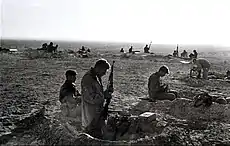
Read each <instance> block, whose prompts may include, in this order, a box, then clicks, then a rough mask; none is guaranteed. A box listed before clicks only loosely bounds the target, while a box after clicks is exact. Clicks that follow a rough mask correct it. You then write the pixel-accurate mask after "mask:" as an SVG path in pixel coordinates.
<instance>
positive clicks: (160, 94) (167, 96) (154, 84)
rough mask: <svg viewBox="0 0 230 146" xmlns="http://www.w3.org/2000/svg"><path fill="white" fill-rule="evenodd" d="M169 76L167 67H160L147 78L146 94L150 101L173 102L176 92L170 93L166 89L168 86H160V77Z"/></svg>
mask: <svg viewBox="0 0 230 146" xmlns="http://www.w3.org/2000/svg"><path fill="white" fill-rule="evenodd" d="M166 74H169V69H168V67H167V66H161V67H160V69H159V71H158V72H156V73H153V74H152V75H151V76H150V77H149V81H148V93H149V98H150V100H151V101H156V100H171V101H172V100H174V99H175V98H176V96H177V94H176V92H171V91H169V89H168V85H166V84H163V85H161V84H160V77H164V76H165V75H166Z"/></svg>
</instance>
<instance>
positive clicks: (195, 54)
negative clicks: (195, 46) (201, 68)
mask: <svg viewBox="0 0 230 146" xmlns="http://www.w3.org/2000/svg"><path fill="white" fill-rule="evenodd" d="M193 53H194V58H197V56H198V53H197V52H196V50H193Z"/></svg>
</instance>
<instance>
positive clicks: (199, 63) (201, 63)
mask: <svg viewBox="0 0 230 146" xmlns="http://www.w3.org/2000/svg"><path fill="white" fill-rule="evenodd" d="M192 68H193V70H195V71H198V76H197V77H198V78H200V76H201V70H203V78H204V79H208V71H209V69H210V63H209V61H208V60H206V59H203V58H200V59H196V61H195V62H194V63H193V66H192Z"/></svg>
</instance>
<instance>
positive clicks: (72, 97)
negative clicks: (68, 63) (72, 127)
mask: <svg viewBox="0 0 230 146" xmlns="http://www.w3.org/2000/svg"><path fill="white" fill-rule="evenodd" d="M65 76H66V81H65V83H64V84H63V85H62V86H61V89H60V93H59V101H60V102H61V111H62V114H63V115H64V116H67V117H76V116H78V115H77V113H78V111H77V110H78V109H77V105H79V104H80V103H81V99H80V98H78V97H77V96H80V93H79V91H78V90H76V88H75V84H74V82H75V81H76V72H75V71H73V70H68V71H66V73H65Z"/></svg>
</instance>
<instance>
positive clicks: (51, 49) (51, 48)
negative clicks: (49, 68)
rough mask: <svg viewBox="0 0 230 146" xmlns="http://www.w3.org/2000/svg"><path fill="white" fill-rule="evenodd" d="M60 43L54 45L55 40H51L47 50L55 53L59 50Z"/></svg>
mask: <svg viewBox="0 0 230 146" xmlns="http://www.w3.org/2000/svg"><path fill="white" fill-rule="evenodd" d="M57 48H58V45H56V46H53V42H50V44H49V45H48V46H47V52H49V53H53V52H57Z"/></svg>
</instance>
